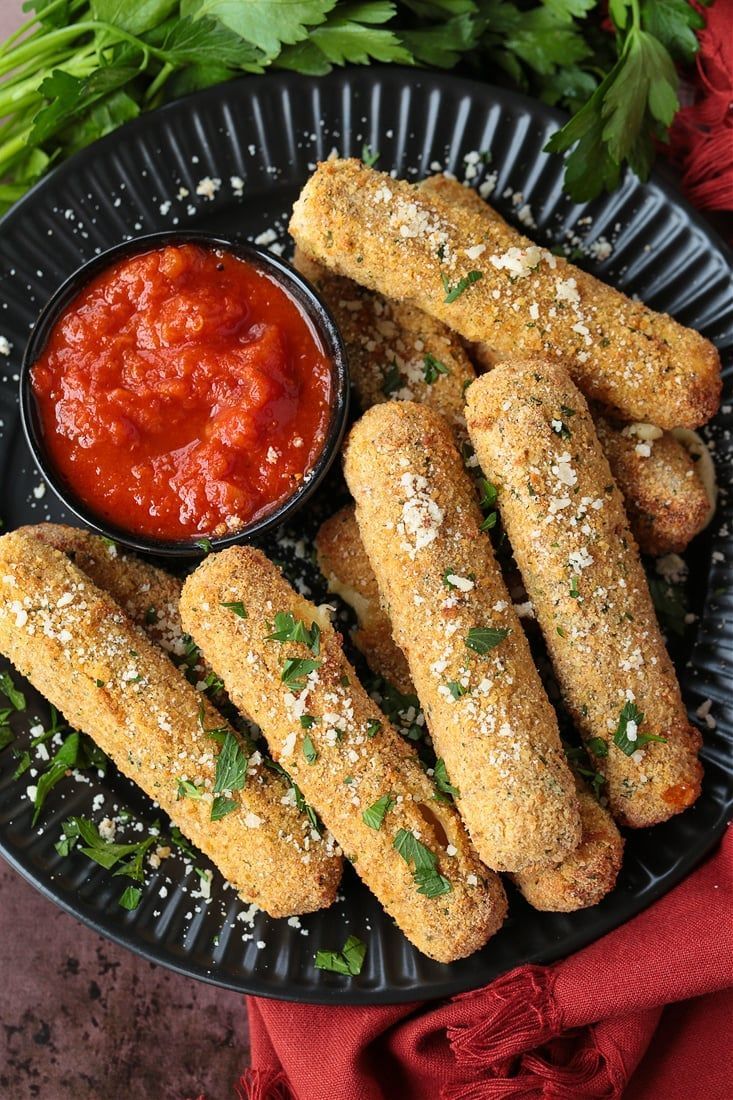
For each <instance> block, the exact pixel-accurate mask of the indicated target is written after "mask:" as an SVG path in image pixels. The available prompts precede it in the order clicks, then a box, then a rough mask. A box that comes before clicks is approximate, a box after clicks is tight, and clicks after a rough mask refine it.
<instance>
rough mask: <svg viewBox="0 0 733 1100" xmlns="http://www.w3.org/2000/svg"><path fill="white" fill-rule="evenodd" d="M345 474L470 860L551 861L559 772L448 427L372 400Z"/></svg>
mask: <svg viewBox="0 0 733 1100" xmlns="http://www.w3.org/2000/svg"><path fill="white" fill-rule="evenodd" d="M474 385H475V383H474ZM469 392H470V391H469ZM345 473H346V480H347V483H348V485H349V488H350V490H351V493H352V495H353V497H354V499H355V501H356V518H357V522H358V524H359V531H360V533H361V538H362V542H363V543H364V548H365V550H366V552H367V554H368V556H369V560H370V562H371V564H372V568H373V570H374V573H375V575H376V578H377V582H378V584H379V588H380V591H381V593H382V597H383V600H384V604H385V608H386V609H387V611H388V613H389V616H390V619H391V622H392V630H393V633H394V638H395V641H396V642H397V644H398V645H399V647H400V648H401V649H402V650H403V652H404V654H405V656H406V657H407V661H408V664H409V666H410V673H411V675H412V679H413V682H414V684H415V687H416V689H417V694H418V696H419V698H420V701H421V703H422V706H423V710H424V712H425V717H426V720H427V722H428V725H429V727H430V732H431V736H432V738H433V743H434V745H435V748H436V752H437V753H438V755H439V756H441V757H443V759H444V760H445V763H446V765H447V769H448V774H449V776H450V779H451V782H452V783H453V784H455V785H456V786H457V787H458V789H459V790H460V798H459V799H458V802H457V805H458V807H459V810H460V812H461V815H462V817H463V820H464V821H465V823H466V826H467V828H468V831H469V834H470V836H471V839H472V840H473V843H474V846H475V848H476V850H477V852H478V854H479V856H480V857H481V859H483V861H484V863H486V864H487V865H488V866H490V867H493V868H494V869H495V870H500V871H521V870H523V869H524V868H525V867H527V866H528V865H529V864H532V863H537V862H540V861H544V860H561V859H563V858H564V856H566V855H567V854H568V853H569V852H571V851H572V850H573V849H574V848H575V847H576V846H577V844H578V842H579V839H580V821H579V816H578V805H577V799H576V797H575V787H574V783H573V778H572V776H571V774H570V771H569V769H568V766H567V764H566V761H565V757H564V754H563V751H562V747H561V744H560V737H559V734H558V728H557V720H556V717H555V712H554V711H553V709H552V707H551V705H550V703H549V701H548V699H547V696H546V695H545V692H544V689H543V687H542V684H541V682H540V678H539V674H538V672H537V670H536V669H535V666H534V664H533V662H532V658H531V655H530V652H529V646H528V644H527V639H526V638H525V635H524V631H523V630H522V627H521V625H520V623H519V619H518V618H517V615H516V612H515V611H514V607H513V605H512V602H511V599H510V596H509V593H508V592H507V589H506V586H505V584H504V581H503V579H502V576H501V572H500V570H499V566H498V565H497V563H496V561H495V560H494V556H493V552H492V550H491V544H490V542H489V539H488V537H487V536H486V535H485V534H484V533H482V532H481V530H480V526H481V522H482V520H481V513H480V510H479V506H478V503H477V501H476V495H475V492H474V487H473V484H472V482H471V479H470V477H469V476H468V474H467V473H466V471H465V469H464V467H463V463H462V461H461V457H460V455H459V453H458V451H457V450H456V447H455V443H454V442H453V438H452V435H451V431H450V428H449V426H448V424H447V423H446V421H445V420H444V419H443V418H442V417H440V416H439V415H438V414H437V413H435V412H433V410H432V409H429V408H427V407H426V406H424V405H416V404H414V403H412V402H397V401H395V402H390V403H389V404H387V405H376V406H375V407H374V408H372V409H370V410H369V411H368V412H367V413H365V414H364V416H363V417H362V419H361V420H360V421H359V422H358V423H357V424H356V425H355V427H354V428H353V429H352V432H351V436H350V437H349V441H348V444H347V447H346V457H345Z"/></svg>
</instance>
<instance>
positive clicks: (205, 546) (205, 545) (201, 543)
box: [194, 539, 214, 554]
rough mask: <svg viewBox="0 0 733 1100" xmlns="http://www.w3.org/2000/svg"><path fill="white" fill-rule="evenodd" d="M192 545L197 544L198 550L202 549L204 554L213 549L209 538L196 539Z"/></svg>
mask: <svg viewBox="0 0 733 1100" xmlns="http://www.w3.org/2000/svg"><path fill="white" fill-rule="evenodd" d="M194 546H198V548H199V550H203V552H204V553H205V554H210V553H211V552H212V550H213V549H214V544H213V542H212V541H211V539H196V542H195V543H194Z"/></svg>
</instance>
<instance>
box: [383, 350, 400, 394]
mask: <svg viewBox="0 0 733 1100" xmlns="http://www.w3.org/2000/svg"><path fill="white" fill-rule="evenodd" d="M401 385H402V375H401V374H400V369H399V367H398V366H397V361H396V360H395V359H393V360H392V362H391V363H389V364H388V366H386V367H383V368H382V393H383V394H384V396H385V397H390V396H391V395H392V394H393V393H394V392H395V391H396V390H398V389H399V388H400V386H401Z"/></svg>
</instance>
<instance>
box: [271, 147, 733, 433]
mask: <svg viewBox="0 0 733 1100" xmlns="http://www.w3.org/2000/svg"><path fill="white" fill-rule="evenodd" d="M290 231H291V233H292V235H293V237H295V239H296V241H297V243H298V244H299V245H300V247H301V248H303V249H304V251H306V252H307V253H308V254H309V255H311V256H312V257H313V258H314V259H316V260H318V261H319V262H320V263H323V264H325V265H326V266H327V267H329V268H330V269H331V270H333V271H335V272H336V273H337V274H340V275H346V276H348V277H349V278H351V279H355V280H357V281H358V282H360V283H361V284H362V285H364V286H368V287H370V288H371V289H373V290H377V291H379V292H380V293H381V294H384V295H385V296H386V297H388V298H393V299H396V300H409V301H412V302H413V303H414V304H415V305H417V306H419V307H420V308H421V309H423V310H424V311H425V312H426V313H430V314H431V315H432V316H434V317H437V318H438V319H439V320H441V321H443V322H445V324H447V325H449V326H450V327H451V328H453V329H454V330H455V331H456V332H458V333H459V335H460V336H462V337H463V338H464V339H466V340H470V341H485V342H487V343H488V344H489V345H490V346H491V347H492V348H495V349H496V350H498V351H499V352H501V353H502V354H511V355H522V356H531V355H538V354H540V355H541V354H543V353H547V352H548V351H549V352H550V353H551V354H552V355H553V356H558V357H559V358H560V360H561V361H562V362H563V363H564V364H565V365H566V367H567V369H568V370H569V371H570V372H571V373H572V375H573V377H574V378H575V379H576V380H577V382H578V384H579V385H580V386H582V388H583V389H584V391H585V393H586V394H587V395H588V396H589V397H592V398H594V399H595V400H597V401H599V402H601V403H602V404H603V405H604V406H605V408H606V409H607V411H609V412H610V413H612V414H614V415H617V416H618V418H619V419H622V420H631V421H648V422H652V423H656V424H659V425H660V426H661V427H663V428H672V427H676V426H682V427H696V426H697V425H699V424H703V423H705V422H706V421H707V420H708V419H709V418H710V417H711V416H712V415H713V414H714V413H715V411H716V410H717V408H718V402H719V398H720V389H721V381H720V359H719V356H718V353H717V351H716V349H715V348H714V347H713V345H712V344H711V343H710V342H709V341H707V340H705V339H703V337H702V336H700V335H699V334H698V333H696V332H693V331H692V330H691V329H686V328H684V327H683V326H682V325H680V324H678V323H677V322H676V321H674V320H673V319H672V318H671V317H668V316H666V315H664V314H659V313H655V312H654V311H653V310H650V309H648V308H647V307H646V306H644V305H642V304H641V303H638V302H634V301H632V300H631V299H628V298H626V297H625V296H624V295H623V294H621V293H620V292H618V291H616V290H614V289H612V288H611V287H608V286H605V285H604V284H603V283H601V282H599V281H598V280H597V279H595V278H593V276H592V275H589V274H587V273H586V272H583V271H581V270H580V269H579V268H575V267H573V266H572V265H571V264H569V263H568V262H567V261H566V260H564V259H562V258H560V257H556V256H554V255H553V254H552V253H551V252H548V251H547V250H546V249H542V248H539V247H538V246H537V245H534V244H532V242H530V241H528V240H524V239H523V246H522V247H521V248H518V247H517V244H516V238H515V234H514V232H513V231H509V230H508V229H507V228H506V227H505V226H503V225H502V224H501V223H500V222H499V221H498V220H497V221H492V222H489V221H488V220H487V219H485V218H482V217H480V216H479V215H478V214H476V213H474V212H472V211H469V210H466V209H463V208H461V209H458V208H456V207H455V206H451V205H450V204H448V203H445V202H443V201H441V200H440V199H438V198H436V196H435V195H431V194H426V193H425V192H424V191H422V190H419V189H417V188H415V187H413V186H412V185H410V184H408V183H405V182H404V181H400V180H393V179H392V178H391V176H389V175H386V174H385V173H381V172H375V171H374V169H371V168H368V167H366V165H364V164H362V163H361V162H360V161H356V160H332V161H327V162H325V163H322V164H320V165H319V166H318V168H317V170H316V172H315V173H314V174H313V175H312V176H311V178H310V179H309V181H308V182H307V184H306V185H305V187H304V188H303V190H302V192H301V194H300V197H299V198H298V200H297V202H296V203H295V206H294V208H293V216H292V219H291V222H290Z"/></svg>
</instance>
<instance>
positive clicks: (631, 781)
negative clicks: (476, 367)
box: [467, 362, 702, 828]
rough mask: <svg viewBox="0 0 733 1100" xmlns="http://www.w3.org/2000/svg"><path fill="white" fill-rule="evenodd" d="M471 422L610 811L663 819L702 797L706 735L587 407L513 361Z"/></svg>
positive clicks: (474, 397) (549, 373) (563, 387)
mask: <svg viewBox="0 0 733 1100" xmlns="http://www.w3.org/2000/svg"><path fill="white" fill-rule="evenodd" d="M467 416H468V426H469V431H470V433H471V439H472V441H473V445H474V447H475V448H476V453H477V455H478V457H479V461H480V462H481V465H482V467H483V469H484V471H485V473H486V476H487V477H488V478H490V479H491V480H492V481H493V482H494V483H495V484H496V486H497V488H498V492H499V497H498V502H499V509H500V512H501V516H502V520H503V522H504V526H505V528H506V531H507V534H508V536H509V539H510V541H511V544H512V548H513V550H514V555H515V557H516V559H517V563H518V565H519V568H520V569H521V572H522V577H523V580H524V584H525V587H526V589H527V593H528V595H529V598H530V599H531V601H532V604H533V605H534V608H535V613H536V615H537V620H538V622H539V624H540V626H541V627H542V631H543V633H544V636H545V641H546V643H547V647H548V649H549V651H550V656H551V658H552V661H553V664H554V666H555V671H556V673H557V677H558V680H559V682H560V687H561V689H562V692H563V695H564V697H565V701H566V703H567V705H568V708H569V710H570V713H571V715H572V717H573V720H574V721H575V724H576V726H577V728H578V729H579V731H580V733H581V735H582V737H583V739H584V741H585V744H586V747H587V749H588V751H589V752H590V754H591V757H592V758H593V760H594V761H595V764H596V767H597V768H598V769H599V771H601V772H603V773H604V775H605V776H606V780H607V784H608V797H609V802H610V805H611V809H612V811H613V814H614V816H615V817H616V819H617V821H620V822H622V823H623V824H626V825H631V826H633V827H637V828H639V827H642V826H646V825H654V824H656V823H657V822H659V821H665V820H666V819H667V818H669V817H671V816H672V815H673V814H675V813H679V812H680V811H681V810H684V809H686V808H687V807H688V806H690V805H692V803H693V802H694V801H695V799H696V798H697V796H698V794H699V793H700V780H701V775H702V769H701V767H700V765H699V763H698V760H697V750H698V748H699V744H700V737H699V734H698V732H697V730H695V729H694V728H693V727H692V726H691V725H690V723H689V721H688V719H687V714H686V712H685V707H684V704H683V702H682V697H681V695H680V689H679V685H678V683H677V677H676V675H675V672H674V668H673V667H672V662H671V661H670V659H669V656H668V654H667V651H666V649H665V646H664V641H663V639H662V635H661V633H660V630H659V626H658V623H657V619H656V616H655V613H654V607H653V605H652V601H651V598H650V596H649V589H648V586H647V582H646V577H645V576H644V571H643V569H642V567H641V562H640V560H639V555H638V552H637V549H636V544H635V542H634V539H633V536H632V534H631V532H630V530H629V525H628V521H627V519H626V515H625V512H624V509H623V502H622V499H621V494H620V493H619V491H618V488H617V487H616V485H615V484H614V481H613V478H612V476H611V470H610V468H609V465H608V461H607V460H606V458H605V456H604V454H603V451H602V450H601V445H600V443H599V442H598V437H597V435H596V433H595V430H594V427H593V421H592V420H591V418H590V414H589V412H588V407H587V405H586V403H585V401H584V399H583V397H582V395H581V394H580V392H579V391H578V390H577V388H576V387H575V386H574V385H573V383H572V382H571V380H570V378H569V376H568V374H567V373H566V372H565V371H564V370H563V369H562V368H561V367H557V366H555V365H551V364H548V365H543V366H540V365H538V364H537V363H536V362H535V363H530V364H522V363H519V362H518V363H516V364H511V365H510V364H502V365H500V366H498V367H495V368H494V370H493V371H491V372H490V373H489V374H486V375H484V376H483V378H481V379H479V380H478V381H477V382H476V383H475V384H474V385H473V386H472V387H471V389H470V391H469V398H468V409H467ZM647 735H651V736H653V737H657V738H659V737H663V738H664V739H665V741H664V743H660V742H658V741H653V742H648V743H647V741H646V737H647Z"/></svg>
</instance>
